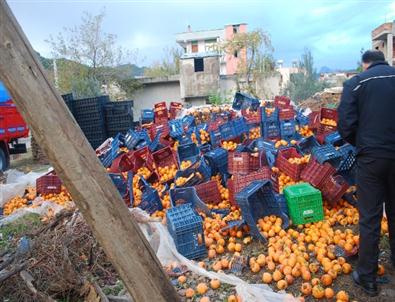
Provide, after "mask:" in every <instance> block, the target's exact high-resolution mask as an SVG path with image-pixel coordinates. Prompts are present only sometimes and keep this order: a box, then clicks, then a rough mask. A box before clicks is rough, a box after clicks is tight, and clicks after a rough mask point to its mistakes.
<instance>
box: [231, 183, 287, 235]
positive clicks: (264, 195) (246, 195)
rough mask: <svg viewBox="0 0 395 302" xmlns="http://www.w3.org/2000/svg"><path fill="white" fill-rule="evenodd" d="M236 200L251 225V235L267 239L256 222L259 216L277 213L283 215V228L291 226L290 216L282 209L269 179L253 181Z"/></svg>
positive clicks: (279, 215)
mask: <svg viewBox="0 0 395 302" xmlns="http://www.w3.org/2000/svg"><path fill="white" fill-rule="evenodd" d="M236 202H237V204H238V205H239V207H240V209H241V213H242V216H243V219H244V221H245V222H246V223H247V224H248V226H249V227H250V233H251V235H253V236H254V237H256V238H258V239H260V240H261V241H263V242H266V241H267V240H266V238H265V237H263V235H262V234H261V233H260V232H259V230H258V228H257V225H256V222H257V220H258V219H259V218H262V217H264V216H269V215H276V216H278V217H281V219H282V221H283V225H282V227H283V229H286V228H287V227H288V226H289V219H288V216H287V215H285V214H284V213H283V212H282V211H281V208H280V205H279V203H278V202H277V199H276V196H275V195H274V192H273V189H272V184H271V183H270V181H269V180H264V181H254V182H252V183H251V184H249V185H248V186H247V187H245V188H244V189H243V190H241V191H240V192H239V193H238V194H237V195H236Z"/></svg>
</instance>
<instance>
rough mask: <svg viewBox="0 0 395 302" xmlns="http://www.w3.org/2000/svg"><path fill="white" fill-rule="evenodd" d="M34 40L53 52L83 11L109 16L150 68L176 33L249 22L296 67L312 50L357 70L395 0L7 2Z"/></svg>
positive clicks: (321, 59) (324, 60) (334, 65)
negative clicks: (51, 41) (52, 41)
mask: <svg viewBox="0 0 395 302" xmlns="http://www.w3.org/2000/svg"><path fill="white" fill-rule="evenodd" d="M7 2H8V4H9V5H10V7H11V9H12V11H13V13H14V14H15V16H16V18H17V20H18V21H19V23H20V24H21V26H22V29H23V30H24V31H25V34H26V35H27V37H28V38H29V40H30V43H31V44H32V45H33V48H34V49H35V50H37V51H38V52H40V53H41V54H42V55H44V56H50V47H49V45H48V44H47V43H46V42H45V40H46V39H48V38H49V36H50V35H54V36H56V35H57V33H59V32H61V31H63V29H64V28H65V27H73V26H75V25H78V24H79V23H80V20H81V16H82V14H83V12H84V11H87V12H89V13H92V14H98V13H100V12H101V11H102V10H103V9H104V10H105V13H106V17H105V20H104V24H103V26H104V31H106V32H107V33H111V34H116V35H117V43H118V44H119V45H120V46H122V47H123V48H126V49H131V50H136V49H137V50H138V56H137V59H136V60H135V62H134V63H136V64H137V65H139V66H144V65H145V66H147V65H150V64H152V63H154V62H157V61H159V60H160V59H161V57H162V56H163V53H164V51H163V49H164V48H166V47H173V46H176V43H175V34H176V33H179V32H183V31H186V28H187V26H188V25H190V26H191V27H192V30H204V29H216V28H223V26H224V25H225V24H233V23H247V24H248V29H249V30H253V29H256V28H262V29H263V30H265V31H267V32H268V33H269V34H270V36H271V40H272V44H273V47H274V53H273V55H274V58H275V59H276V60H279V59H281V60H284V64H285V65H286V66H290V65H291V63H292V61H293V60H297V59H299V58H300V56H301V54H302V53H303V51H304V49H305V48H309V49H310V50H311V51H312V54H313V57H314V60H315V67H317V69H320V68H321V67H322V66H327V67H329V68H331V69H352V68H355V67H356V64H357V61H358V60H359V57H360V49H361V48H364V49H369V48H370V47H371V40H370V37H371V31H372V30H373V29H374V28H376V27H377V26H379V25H380V24H382V23H384V22H392V20H394V19H395V0H359V1H357V0H342V1H334V0H326V1H324V0H315V1H312V0H294V1H292V0H274V1H273V0H260V1H258V0H244V1H242V0H234V1H232V0H184V1H181V0H163V1H160V0H146V1H144V0H113V1H108V0H107V1H100V0H96V1H91V0H75V1H74V0H8V1H7Z"/></svg>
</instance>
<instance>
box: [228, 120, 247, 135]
mask: <svg viewBox="0 0 395 302" xmlns="http://www.w3.org/2000/svg"><path fill="white" fill-rule="evenodd" d="M232 124H233V132H234V134H235V136H240V135H243V134H245V133H247V132H248V126H247V123H246V120H245V119H244V118H243V117H240V118H237V119H234V120H233V121H232Z"/></svg>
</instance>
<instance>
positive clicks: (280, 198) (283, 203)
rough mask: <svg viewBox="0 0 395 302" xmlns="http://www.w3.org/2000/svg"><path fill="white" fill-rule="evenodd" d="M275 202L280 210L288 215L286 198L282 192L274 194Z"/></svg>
mask: <svg viewBox="0 0 395 302" xmlns="http://www.w3.org/2000/svg"><path fill="white" fill-rule="evenodd" d="M275 196H276V199H277V202H278V204H279V206H280V209H281V211H282V212H283V213H284V214H285V215H287V216H288V217H289V211H288V205H287V200H286V199H285V196H284V194H275Z"/></svg>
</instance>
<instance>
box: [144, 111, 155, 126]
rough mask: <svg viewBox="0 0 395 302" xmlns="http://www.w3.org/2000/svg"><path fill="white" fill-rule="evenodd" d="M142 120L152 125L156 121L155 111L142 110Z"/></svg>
mask: <svg viewBox="0 0 395 302" xmlns="http://www.w3.org/2000/svg"><path fill="white" fill-rule="evenodd" d="M141 120H142V121H144V122H145V123H152V122H153V121H154V110H152V109H143V110H141Z"/></svg>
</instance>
